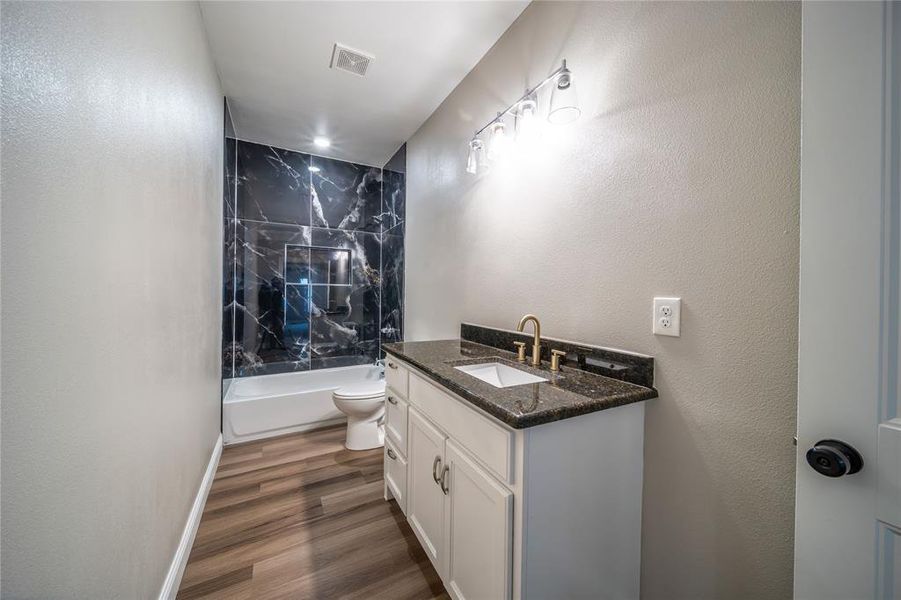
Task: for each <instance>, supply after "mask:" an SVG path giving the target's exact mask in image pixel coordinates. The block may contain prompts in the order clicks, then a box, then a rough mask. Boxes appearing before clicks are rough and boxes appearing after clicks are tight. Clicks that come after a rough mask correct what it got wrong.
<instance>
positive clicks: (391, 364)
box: [388, 360, 397, 369]
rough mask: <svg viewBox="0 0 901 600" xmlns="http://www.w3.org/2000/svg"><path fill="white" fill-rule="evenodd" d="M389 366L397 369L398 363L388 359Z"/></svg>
mask: <svg viewBox="0 0 901 600" xmlns="http://www.w3.org/2000/svg"><path fill="white" fill-rule="evenodd" d="M388 366H389V367H390V368H392V369H396V368H397V365H396V364H394V363H393V362H391V361H390V360H389V361H388Z"/></svg>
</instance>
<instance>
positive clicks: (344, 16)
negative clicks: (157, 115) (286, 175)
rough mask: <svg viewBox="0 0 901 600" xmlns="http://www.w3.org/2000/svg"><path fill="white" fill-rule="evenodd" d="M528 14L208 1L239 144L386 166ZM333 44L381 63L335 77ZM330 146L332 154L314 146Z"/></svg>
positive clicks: (205, 6)
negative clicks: (323, 141) (323, 142)
mask: <svg viewBox="0 0 901 600" xmlns="http://www.w3.org/2000/svg"><path fill="white" fill-rule="evenodd" d="M527 4H528V2H527V1H502V2H340V1H331V2H202V3H201V10H202V12H203V20H204V23H205V26H206V30H207V35H208V37H209V43H210V48H211V50H212V54H213V58H214V60H215V61H216V67H217V69H218V70H219V77H220V79H221V81H222V86H223V88H224V92H225V95H226V97H227V98H228V103H229V109H230V111H231V115H232V119H233V121H234V125H235V132H236V134H237V137H238V138H240V139H244V140H248V141H253V142H259V143H264V144H268V145H273V146H277V147H281V148H288V149H293V150H300V151H303V152H311V153H314V154H319V155H324V156H331V157H334V158H339V159H342V160H348V161H352V162H358V163H363V164H367V165H374V166H382V165H384V164H385V163H386V162H387V161H388V159H389V158H391V156H392V155H393V154H394V152H395V151H396V150H397V149H398V148H399V147H400V145H401V144H403V143H404V142H405V141H406V140H408V139H409V138H410V137H411V136H412V135H413V134H414V133H415V132H416V130H417V129H418V128H419V126H420V125H422V123H423V122H425V120H426V119H427V118H428V117H429V115H431V114H432V112H433V111H434V110H435V109H436V108H438V105H440V104H441V102H442V101H443V100H444V99H445V98H446V97H447V95H448V94H449V93H450V92H451V90H453V89H454V87H456V85H457V84H458V83H459V82H460V81H461V80H462V79H463V78H464V77H465V76H466V74H467V73H469V71H470V70H471V69H472V68H473V67H474V66H475V65H476V63H478V61H479V60H480V59H481V58H482V56H483V55H484V54H485V53H486V52H487V51H488V49H489V48H491V46H492V45H493V44H494V43H495V42H496V41H497V39H498V38H499V37H500V36H501V34H503V33H504V31H506V29H507V28H508V27H509V26H510V24H511V23H513V21H514V20H515V19H516V17H518V16H519V14H520V13H521V12H522V11H523V9H524V8H525V7H526V5H527ZM336 42H340V43H341V44H344V45H347V46H350V47H351V48H354V49H356V50H361V51H363V52H365V53H367V54H370V55H373V56H374V57H375V58H374V60H373V61H372V63H371V64H370V66H369V70H368V72H367V73H366V76H365V77H362V78H361V77H358V76H356V75H352V74H350V73H345V72H342V71H336V70H334V69H331V68H329V65H330V62H331V58H332V48H333V46H334V44H335V43H336ZM314 136H326V137H328V138H330V139H331V140H332V145H331V147H329V148H327V149H322V148H319V147H315V146H313V143H312V140H313V137H314Z"/></svg>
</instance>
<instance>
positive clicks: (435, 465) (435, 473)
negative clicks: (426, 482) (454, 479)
mask: <svg viewBox="0 0 901 600" xmlns="http://www.w3.org/2000/svg"><path fill="white" fill-rule="evenodd" d="M440 464H441V457H440V456H436V457H435V460H434V462H432V479H434V480H435V483H437V484H438V485H441V480H440V479H438V466H439V465H440Z"/></svg>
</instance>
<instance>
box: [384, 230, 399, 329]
mask: <svg viewBox="0 0 901 600" xmlns="http://www.w3.org/2000/svg"><path fill="white" fill-rule="evenodd" d="M393 231H398V230H397V229H394V230H393ZM381 274H382V277H381V300H382V311H381V331H380V337H381V342H382V343H383V344H385V343H388V342H400V341H403V339H404V336H403V326H404V237H403V235H399V234H395V233H384V234H382V273H381Z"/></svg>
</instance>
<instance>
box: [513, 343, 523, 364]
mask: <svg viewBox="0 0 901 600" xmlns="http://www.w3.org/2000/svg"><path fill="white" fill-rule="evenodd" d="M513 345H514V346H516V360H518V361H519V362H521V363H524V362H526V343H525V342H513Z"/></svg>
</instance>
